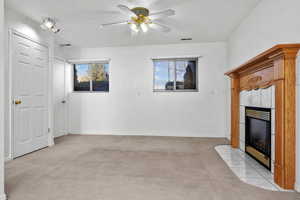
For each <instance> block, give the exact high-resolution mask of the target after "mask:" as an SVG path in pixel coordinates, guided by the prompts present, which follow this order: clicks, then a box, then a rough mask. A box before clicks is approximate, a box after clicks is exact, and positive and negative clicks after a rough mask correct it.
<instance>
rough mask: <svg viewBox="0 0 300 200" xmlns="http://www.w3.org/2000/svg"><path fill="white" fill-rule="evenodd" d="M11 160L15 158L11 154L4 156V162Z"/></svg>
mask: <svg viewBox="0 0 300 200" xmlns="http://www.w3.org/2000/svg"><path fill="white" fill-rule="evenodd" d="M11 160H13V159H12V157H10V156H8V157H5V158H4V162H8V161H11Z"/></svg>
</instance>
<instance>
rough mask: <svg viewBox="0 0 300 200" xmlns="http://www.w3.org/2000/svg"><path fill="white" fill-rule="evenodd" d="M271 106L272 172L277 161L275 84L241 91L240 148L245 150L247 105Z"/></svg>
mask: <svg viewBox="0 0 300 200" xmlns="http://www.w3.org/2000/svg"><path fill="white" fill-rule="evenodd" d="M246 106H250V107H260V108H271V111H272V113H271V117H272V121H271V126H272V136H271V148H272V149H271V160H272V161H271V166H272V167H271V169H272V170H271V172H272V173H274V163H275V133H276V132H275V123H276V122H275V86H271V87H268V88H265V89H257V90H250V91H242V92H241V93H240V149H241V150H242V151H244V152H245V141H246V140H245V107H246Z"/></svg>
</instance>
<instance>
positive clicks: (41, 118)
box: [11, 33, 49, 157]
mask: <svg viewBox="0 0 300 200" xmlns="http://www.w3.org/2000/svg"><path fill="white" fill-rule="evenodd" d="M48 57H49V56H48V48H47V47H45V46H42V45H40V44H38V43H36V42H33V41H31V40H29V39H26V38H25V37H22V36H20V35H18V34H15V33H13V35H12V58H11V60H12V73H13V81H12V89H13V104H14V105H13V150H14V151H13V155H14V157H18V156H22V155H24V154H27V153H30V152H32V151H36V150H38V149H41V148H44V147H46V146H48V84H47V83H48V65H49V64H48V60H49V58H48Z"/></svg>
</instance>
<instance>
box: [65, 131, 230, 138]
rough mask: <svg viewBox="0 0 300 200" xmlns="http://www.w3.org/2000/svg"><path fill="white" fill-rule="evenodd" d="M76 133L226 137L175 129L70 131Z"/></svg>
mask: <svg viewBox="0 0 300 200" xmlns="http://www.w3.org/2000/svg"><path fill="white" fill-rule="evenodd" d="M70 134H76V135H120V136H168V137H202V138H225V137H226V136H225V135H224V134H223V135H222V134H219V135H217V134H215V133H214V134H212V133H200V132H184V133H183V132H175V131H144V130H111V131H74V130H73V131H70Z"/></svg>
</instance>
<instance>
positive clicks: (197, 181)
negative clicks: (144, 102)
mask: <svg viewBox="0 0 300 200" xmlns="http://www.w3.org/2000/svg"><path fill="white" fill-rule="evenodd" d="M226 143H227V141H226V140H225V139H206V138H176V137H142V136H141V137H134V136H78V135H72V136H64V137H61V138H59V139H57V140H56V145H55V146H54V147H52V148H46V149H43V150H40V151H37V152H34V153H32V154H28V155H26V156H23V157H21V158H18V159H16V160H13V161H10V162H8V163H7V164H6V172H5V173H6V192H7V194H8V197H9V200H295V199H297V198H298V199H300V196H299V194H298V193H295V192H291V193H284V192H272V191H267V190H263V189H259V188H256V187H253V186H250V185H247V184H245V183H243V182H241V181H240V180H239V179H238V178H237V177H236V176H235V175H234V174H233V173H232V172H231V171H230V169H229V168H228V167H227V165H226V164H225V163H224V161H223V160H222V159H221V158H220V157H219V156H218V154H217V153H216V151H215V150H214V146H216V145H219V144H226Z"/></svg>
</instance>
